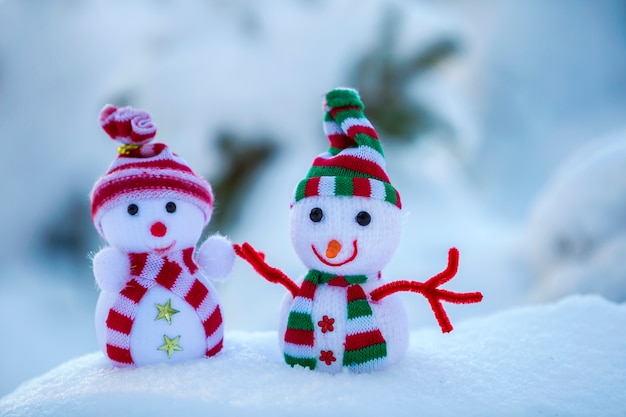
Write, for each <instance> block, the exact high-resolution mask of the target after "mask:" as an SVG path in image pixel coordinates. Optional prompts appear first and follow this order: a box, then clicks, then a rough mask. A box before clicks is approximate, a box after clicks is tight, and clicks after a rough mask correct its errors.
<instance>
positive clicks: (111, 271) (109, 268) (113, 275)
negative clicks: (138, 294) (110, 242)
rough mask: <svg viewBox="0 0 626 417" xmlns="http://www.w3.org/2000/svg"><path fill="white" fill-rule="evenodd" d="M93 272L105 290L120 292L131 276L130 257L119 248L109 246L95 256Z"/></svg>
mask: <svg viewBox="0 0 626 417" xmlns="http://www.w3.org/2000/svg"><path fill="white" fill-rule="evenodd" d="M92 262H93V274H94V276H95V277H96V282H97V283H98V286H99V287H100V288H101V289H102V290H103V291H108V292H120V291H122V289H124V286H125V285H126V282H127V281H128V279H129V277H130V273H129V271H130V259H129V258H128V256H126V255H125V254H123V253H122V252H120V251H118V250H117V249H114V248H111V247H107V248H104V249H102V250H100V252H98V253H96V255H95V256H94V257H93V261H92Z"/></svg>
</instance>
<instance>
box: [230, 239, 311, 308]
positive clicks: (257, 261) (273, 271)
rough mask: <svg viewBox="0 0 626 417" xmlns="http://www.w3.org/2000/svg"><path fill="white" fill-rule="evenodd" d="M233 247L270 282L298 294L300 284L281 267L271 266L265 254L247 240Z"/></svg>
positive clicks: (292, 293)
mask: <svg viewBox="0 0 626 417" xmlns="http://www.w3.org/2000/svg"><path fill="white" fill-rule="evenodd" d="M233 248H234V249H235V253H236V254H237V256H239V257H240V258H242V259H243V260H245V261H246V262H248V263H249V264H250V265H251V266H252V268H254V270H255V271H256V272H257V273H258V274H259V275H261V276H262V277H263V278H265V279H266V280H268V281H269V282H273V283H275V284H281V285H282V286H284V287H285V288H287V291H289V292H290V293H291V295H292V296H293V297H295V296H296V295H297V294H298V289H299V287H298V284H296V283H295V282H293V280H292V279H291V278H289V277H288V276H287V275H285V273H284V272H283V271H281V270H280V269H278V268H274V267H271V266H269V265H268V264H267V263H266V262H265V255H264V254H263V253H262V252H258V251H257V250H256V249H254V248H253V247H252V245H250V244H249V243H248V242H245V243H244V244H243V245H238V244H236V243H235V244H234V245H233Z"/></svg>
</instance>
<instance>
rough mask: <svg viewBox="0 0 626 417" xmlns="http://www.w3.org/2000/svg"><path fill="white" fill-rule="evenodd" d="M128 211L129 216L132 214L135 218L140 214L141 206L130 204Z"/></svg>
mask: <svg viewBox="0 0 626 417" xmlns="http://www.w3.org/2000/svg"><path fill="white" fill-rule="evenodd" d="M126 211H128V214H130V215H131V216H134V215H135V214H137V213H139V206H138V205H137V204H129V205H128V208H127V209H126Z"/></svg>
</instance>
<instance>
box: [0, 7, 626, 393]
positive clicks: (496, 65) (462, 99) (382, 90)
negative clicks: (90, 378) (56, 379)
mask: <svg viewBox="0 0 626 417" xmlns="http://www.w3.org/2000/svg"><path fill="white" fill-rule="evenodd" d="M625 21H626V4H625V3H624V2H623V1H621V0H614V1H613V0H603V1H598V2H588V1H584V0H555V1H551V2H544V1H541V0H532V1H521V0H520V1H506V2H491V1H478V0H474V1H467V2H461V1H452V0H440V1H428V0H421V1H417V0H407V1H400V0H398V1H383V0H378V1H368V2H360V1H356V0H350V1H348V0H344V1H337V0H332V1H331V0H291V1H278V0H271V1H266V2H256V1H252V0H184V1H173V0H141V1H140V0H137V1H123V0H109V1H104V0H100V1H97V0H93V1H80V0H57V1H54V2H40V1H35V0H0V138H1V140H2V142H1V143H2V152H0V174H1V175H0V184H1V187H2V194H3V196H4V198H3V204H1V205H0V219H2V220H0V236H1V240H0V244H1V245H2V248H1V249H2V250H0V305H2V311H4V312H5V313H4V316H2V319H1V320H0V334H1V335H2V337H3V342H2V343H1V344H0V374H1V375H2V378H0V396H2V395H4V394H7V393H8V392H10V391H12V390H13V389H14V388H15V387H16V386H17V385H18V384H20V383H21V382H22V381H24V380H26V379H29V378H31V377H34V376H36V375H38V374H41V373H43V372H45V371H47V370H49V369H50V368H52V367H53V366H56V365H58V364H60V363H62V362H65V361H67V360H69V359H71V358H74V357H76V356H80V355H83V354H86V353H89V352H93V351H96V350H97V346H96V341H95V334H94V328H93V310H94V308H95V303H96V298H97V290H96V287H95V284H94V280H93V275H92V273H91V270H90V261H89V259H88V254H89V253H90V252H94V251H96V250H97V249H98V248H99V247H100V246H102V245H103V244H104V242H102V241H101V240H100V239H99V238H98V236H97V234H96V233H95V231H94V229H93V226H92V225H91V220H90V216H89V200H88V193H89V191H90V189H91V186H92V184H93V182H94V181H95V179H96V178H97V177H98V176H99V175H101V174H102V173H103V172H104V171H105V170H106V168H107V167H108V165H109V164H110V163H111V161H112V160H113V158H114V157H115V144H114V143H112V142H111V141H110V140H109V139H108V138H107V137H106V135H105V134H104V133H103V132H102V131H101V130H100V128H99V126H98V124H97V122H96V120H97V116H98V113H99V111H100V109H101V108H102V107H103V106H104V104H106V103H112V104H116V105H132V106H133V107H137V108H144V109H146V110H148V111H150V112H151V113H152V115H153V119H154V121H155V123H156V124H157V125H158V128H159V132H158V135H157V138H158V139H159V140H160V141H163V142H166V143H168V144H169V145H170V146H171V147H172V148H173V149H174V150H175V151H177V152H178V153H179V154H181V155H182V156H183V158H185V159H186V160H187V162H188V163H189V164H190V165H191V166H192V167H193V168H194V169H195V170H196V171H197V172H199V173H202V174H203V175H204V176H206V177H207V178H208V179H209V180H210V181H211V182H212V184H213V186H214V189H215V193H216V197H217V199H218V204H219V206H218V210H217V213H216V216H215V218H214V220H213V222H212V223H211V225H210V230H209V231H207V232H213V231H215V230H219V231H221V232H222V233H224V234H226V235H228V236H229V237H230V238H231V239H232V240H233V241H235V242H242V241H250V242H251V243H252V244H254V245H255V246H256V247H257V248H259V249H261V250H264V251H265V252H266V254H267V259H268V261H269V262H270V263H272V264H273V265H275V266H277V267H280V268H281V269H283V270H284V271H285V272H286V273H287V274H289V275H290V276H292V277H294V278H295V277H297V276H298V275H300V274H302V273H304V272H305V271H304V269H303V267H302V265H301V264H300V263H299V261H298V259H297V258H296V256H295V253H294V252H293V250H292V249H291V245H290V241H289V230H288V220H287V219H288V216H289V202H290V199H291V194H292V191H293V187H294V186H295V185H296V183H297V182H298V180H300V179H301V178H303V177H304V175H305V174H306V172H307V170H308V168H309V166H310V163H311V161H312V159H313V157H314V156H315V155H317V154H318V153H321V152H322V151H324V150H325V149H326V145H327V143H326V139H325V136H324V134H323V132H322V127H321V120H322V109H321V101H322V96H323V94H324V93H325V92H326V91H327V90H329V89H331V88H333V87H335V86H342V85H345V86H351V87H355V88H357V89H359V90H360V91H361V95H362V98H363V100H364V102H365V104H366V113H367V114H368V116H369V117H370V118H371V120H372V122H373V124H374V125H375V126H376V127H377V129H378V131H379V134H380V136H381V138H382V141H383V145H384V147H385V151H386V155H387V164H388V169H389V174H390V177H391V179H392V182H393V183H394V185H395V186H396V188H398V189H399V191H400V192H401V194H402V198H403V203H404V210H405V213H406V222H405V225H404V236H403V240H402V242H401V244H400V248H399V250H398V252H397V253H396V256H395V257H394V259H393V260H392V262H391V264H390V265H389V266H388V268H387V269H386V271H385V274H386V276H387V277H388V278H390V279H417V280H424V279H427V278H428V277H430V276H431V275H433V274H435V273H437V272H439V270H441V269H442V268H443V267H444V266H445V261H446V254H447V249H448V247H450V246H453V245H454V246H457V247H458V248H459V249H460V251H461V265H460V272H459V274H458V276H457V278H456V279H455V280H454V281H452V282H450V283H449V284H448V285H447V286H448V287H449V288H451V289H454V290H457V291H474V290H480V291H482V292H483V293H484V295H485V299H484V301H483V303H481V304H480V305H476V306H461V307H456V306H449V307H447V308H448V310H449V313H450V316H451V318H452V321H453V323H458V322H459V321H462V320H463V319H464V318H467V317H469V316H477V315H484V314H487V313H491V312H495V311H499V310H506V309H508V308H510V307H512V306H519V305H526V304H531V303H538V302H545V301H551V300H556V299H559V298H561V297H563V296H565V295H568V294H573V293H589V292H591V293H598V294H600V295H603V296H604V297H606V298H608V299H610V300H612V301H617V302H623V301H624V300H626V268H624V266H623V259H624V257H625V256H626V25H625V24H624V22H625ZM218 291H219V292H220V295H221V297H222V301H223V310H224V316H225V322H226V326H227V331H228V330H244V331H249V330H274V329H275V328H276V325H277V319H278V309H279V305H280V300H281V299H282V297H283V295H284V290H283V289H282V287H279V286H273V285H271V284H268V283H266V282H264V281H263V280H262V279H261V278H259V277H258V276H256V275H255V274H254V273H253V272H252V270H251V269H250V268H249V267H248V266H247V265H245V264H243V263H242V262H238V263H237V265H236V268H235V271H234V273H233V275H232V276H231V279H230V280H229V281H228V282H226V283H224V284H221V285H219V286H218ZM405 303H406V305H407V308H408V310H409V318H410V321H411V325H412V327H413V328H414V329H416V328H421V327H433V326H436V323H435V321H434V319H433V317H432V313H430V310H429V308H428V305H427V303H425V302H424V300H423V299H420V298H419V297H417V296H412V295H408V296H406V297H405Z"/></svg>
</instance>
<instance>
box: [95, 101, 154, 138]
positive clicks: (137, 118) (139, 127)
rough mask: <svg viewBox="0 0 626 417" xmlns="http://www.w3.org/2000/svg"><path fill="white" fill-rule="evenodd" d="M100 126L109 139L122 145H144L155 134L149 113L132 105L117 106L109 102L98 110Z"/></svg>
mask: <svg viewBox="0 0 626 417" xmlns="http://www.w3.org/2000/svg"><path fill="white" fill-rule="evenodd" d="M99 121H100V126H102V129H103V130H104V131H105V132H106V133H107V135H109V136H110V137H111V139H113V140H116V141H118V142H121V143H123V144H124V145H137V146H139V145H144V144H146V143H148V142H150V141H151V140H152V139H153V138H154V136H155V135H156V126H155V125H154V123H152V118H151V116H150V113H148V112H147V111H145V110H136V109H133V108H132V107H122V108H119V109H118V108H117V107H115V106H113V105H111V104H107V105H106V106H104V108H103V109H102V111H101V112H100V117H99Z"/></svg>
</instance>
